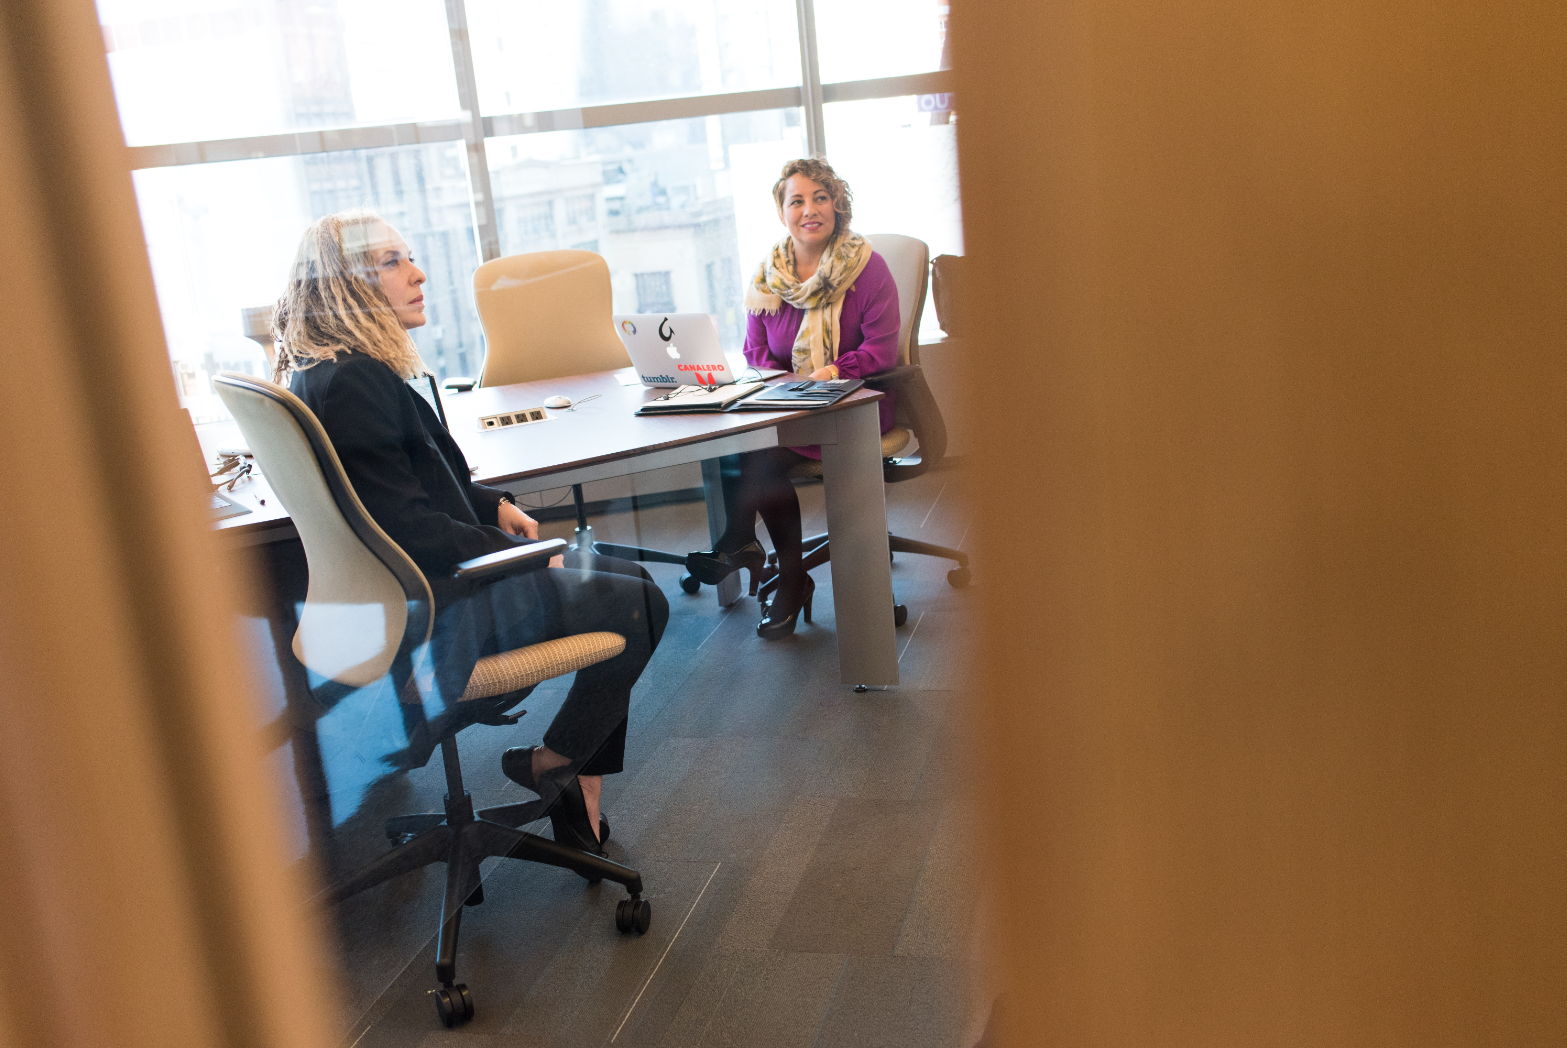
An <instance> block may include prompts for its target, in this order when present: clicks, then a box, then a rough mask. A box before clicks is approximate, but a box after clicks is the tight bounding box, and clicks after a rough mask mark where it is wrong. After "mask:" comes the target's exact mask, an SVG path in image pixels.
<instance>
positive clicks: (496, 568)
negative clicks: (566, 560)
mask: <svg viewBox="0 0 1567 1048" xmlns="http://www.w3.org/2000/svg"><path fill="white" fill-rule="evenodd" d="M564 552H566V540H565V539H546V540H545V541H543V542H530V543H529V544H528V545H526V546H518V547H517V548H516V549H503V550H501V551H500V552H498V553H486V554H485V555H484V556H482V557H474V558H473V559H472V560H465V561H463V562H462V563H461V564H459V565H457V567H456V568H455V569H453V571H452V578H454V579H456V580H457V581H459V582H476V581H478V580H480V579H489V578H502V577H503V576H506V575H520V574H522V573H523V572H527V571H537V570H539V569H540V568H542V567H544V566H546V565H547V564H549V562H550V558H551V557H553V556H555V554H557V553H564Z"/></svg>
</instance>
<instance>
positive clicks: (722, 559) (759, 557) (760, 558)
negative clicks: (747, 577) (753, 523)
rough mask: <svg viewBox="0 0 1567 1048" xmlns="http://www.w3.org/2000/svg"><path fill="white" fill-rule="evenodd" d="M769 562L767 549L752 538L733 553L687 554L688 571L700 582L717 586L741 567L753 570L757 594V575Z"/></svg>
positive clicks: (752, 577)
mask: <svg viewBox="0 0 1567 1048" xmlns="http://www.w3.org/2000/svg"><path fill="white" fill-rule="evenodd" d="M766 563H767V551H766V550H764V549H762V544H761V543H759V542H757V541H756V540H755V539H752V540H751V541H750V542H747V543H746V544H745V545H744V546H741V547H740V548H739V549H737V550H735V551H734V552H733V553H725V552H724V551H723V550H716V549H715V550H707V551H700V550H699V551H697V552H695V553H687V554H686V571H688V572H690V573H691V577H692V578H694V579H696V580H697V581H698V582H705V583H707V584H708V585H709V586H716V585H718V584H719V583H720V582H722V581H724V579H726V578H728V577H729V576H730V575H731V574H732V573H734V572H735V571H737V570H739V569H740V568H747V569H749V570H750V572H751V594H752V595H753V596H754V595H755V594H756V576H757V573H758V572H760V571H761V570H762V565H764V564H766Z"/></svg>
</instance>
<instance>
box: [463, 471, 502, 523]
mask: <svg viewBox="0 0 1567 1048" xmlns="http://www.w3.org/2000/svg"><path fill="white" fill-rule="evenodd" d="M468 497H469V498H471V499H473V508H474V512H476V513H478V514H479V520H480V521H481V522H482V523H485V524H489V523H491V522H495V523H499V521H500V514H501V502H502V500H503V499H504V500H508V501H509V500H510V499H511V492H509V491H503V490H501V489H500V488H492V487H490V486H489V485H487V484H479V483H476V482H473V481H470V482H469V484H468Z"/></svg>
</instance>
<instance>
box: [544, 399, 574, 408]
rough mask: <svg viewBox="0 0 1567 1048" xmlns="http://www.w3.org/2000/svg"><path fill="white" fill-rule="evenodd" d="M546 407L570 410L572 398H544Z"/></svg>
mask: <svg viewBox="0 0 1567 1048" xmlns="http://www.w3.org/2000/svg"><path fill="white" fill-rule="evenodd" d="M544 406H545V407H547V408H569V407H571V398H570V397H545V398H544Z"/></svg>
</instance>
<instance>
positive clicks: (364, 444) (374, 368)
mask: <svg viewBox="0 0 1567 1048" xmlns="http://www.w3.org/2000/svg"><path fill="white" fill-rule="evenodd" d="M290 387H291V388H292V390H293V392H294V395H295V396H297V397H298V398H299V399H300V400H303V401H304V402H305V404H306V405H307V406H308V407H309V408H310V410H311V411H313V412H315V414H316V418H318V419H320V420H321V425H322V426H323V427H325V429H326V432H327V436H328V437H330V438H331V439H332V447H333V448H335V449H336V450H337V457H338V458H339V459H341V460H342V463H343V469H344V470H345V471H346V472H347V473H348V479H349V481H350V482H351V483H352V484H353V485H354V491H356V492H357V493H358V494H359V498H360V501H362V502H363V503H364V504H365V509H367V510H369V511H370V516H371V517H373V518H374V519H375V522H376V523H377V524H379V525H381V528H382V530H384V531H385V532H386V533H387V534H388V535H390V536H391V537H392V541H393V542H395V543H397V544H398V545H399V546H401V547H402V548H403V549H404V550H405V551H406V552H407V553H408V555H409V556H410V557H412V558H413V560H414V563H415V564H417V565H419V568H420V570H421V571H423V572H424V574H425V577H426V578H428V579H429V580H430V583H431V585H432V587H433V588H434V589H435V591H436V599H437V602H443V597H445V596H447V593H450V592H451V591H450V590H449V589H448V587H446V586H444V585H442V583H443V582H444V580H445V579H446V577H447V576H448V575H450V574H451V570H452V568H453V567H454V566H455V565H456V564H457V563H458V562H460V561H464V560H467V559H468V558H470V557H478V556H481V555H483V554H485V553H494V552H496V551H498V550H503V549H508V548H511V547H513V546H517V545H520V544H522V543H524V542H527V541H528V540H527V539H523V538H513V537H512V536H510V535H508V534H506V533H505V532H504V531H502V530H500V528H498V527H497V526H496V519H497V518H496V514H497V513H498V512H499V507H500V502H501V496H502V495H504V494H505V492H503V491H501V490H500V489H499V488H491V487H486V486H485V485H483V484H475V483H474V482H473V480H472V474H470V473H469V472H468V461H467V459H465V458H463V453H462V449H460V448H459V447H458V446H457V442H456V441H455V440H453V439H452V435H451V434H450V433H448V432H447V431H446V427H445V426H443V425H441V421H440V419H439V418H437V417H436V414H435V411H434V410H433V409H432V408H431V407H430V405H429V404H428V403H427V402H426V401H425V399H424V398H423V397H421V396H420V395H419V394H418V393H415V392H414V391H413V390H412V389H411V388H410V387H409V386H408V384H407V383H406V382H404V381H403V380H402V379H400V378H398V377H397V375H396V373H395V372H393V371H392V369H391V368H389V367H387V366H386V365H385V364H383V363H381V362H380V361H379V360H376V359H375V358H374V357H370V356H366V355H365V354H363V353H354V352H349V353H344V354H343V355H341V356H339V357H338V358H337V359H336V360H328V361H323V362H322V363H320V364H316V365H315V366H313V367H309V368H306V369H305V370H303V371H296V372H295V373H294V377H293V380H292V381H291V382H290ZM443 591H447V592H445V593H443Z"/></svg>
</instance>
